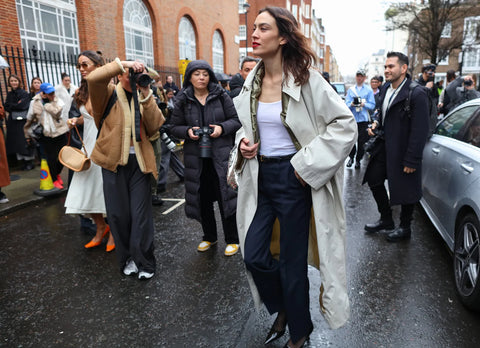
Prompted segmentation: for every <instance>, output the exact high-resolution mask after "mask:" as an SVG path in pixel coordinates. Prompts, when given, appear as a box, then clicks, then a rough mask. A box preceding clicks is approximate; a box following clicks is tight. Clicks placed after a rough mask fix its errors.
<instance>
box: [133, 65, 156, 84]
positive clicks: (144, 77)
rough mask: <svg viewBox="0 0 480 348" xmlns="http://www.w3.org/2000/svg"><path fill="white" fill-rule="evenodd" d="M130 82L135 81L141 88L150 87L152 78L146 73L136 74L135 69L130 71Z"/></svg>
mask: <svg viewBox="0 0 480 348" xmlns="http://www.w3.org/2000/svg"><path fill="white" fill-rule="evenodd" d="M130 80H131V81H135V83H136V84H137V85H139V86H140V87H148V86H150V83H151V82H152V78H151V77H150V75H148V74H147V73H145V72H135V71H134V70H133V69H130Z"/></svg>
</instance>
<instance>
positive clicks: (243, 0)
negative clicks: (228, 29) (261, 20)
mask: <svg viewBox="0 0 480 348" xmlns="http://www.w3.org/2000/svg"><path fill="white" fill-rule="evenodd" d="M246 2H247V0H238V13H245V9H244V8H243V4H244V3H246Z"/></svg>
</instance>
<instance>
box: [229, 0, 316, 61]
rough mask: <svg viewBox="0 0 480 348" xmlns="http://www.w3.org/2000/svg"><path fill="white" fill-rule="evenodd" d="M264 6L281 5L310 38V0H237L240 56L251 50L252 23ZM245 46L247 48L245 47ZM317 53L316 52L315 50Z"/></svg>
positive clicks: (249, 52)
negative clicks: (290, 13)
mask: <svg viewBox="0 0 480 348" xmlns="http://www.w3.org/2000/svg"><path fill="white" fill-rule="evenodd" d="M266 6H277V7H283V8H286V9H287V10H289V11H290V12H292V14H293V15H294V16H295V18H296V19H297V21H298V23H299V24H300V27H301V28H302V30H303V33H304V35H305V36H306V37H307V38H309V39H311V33H312V30H311V28H312V0H268V1H267V0H248V1H247V0H238V7H237V8H238V17H239V22H240V26H239V30H238V31H239V36H238V40H237V41H239V43H240V47H239V49H240V53H239V54H240V57H241V58H242V57H245V53H246V52H248V54H249V55H251V52H252V46H251V44H252V32H253V23H254V22H255V18H256V17H257V15H258V11H260V10H261V9H262V8H264V7H266ZM245 47H247V48H245ZM316 53H317V54H318V52H316Z"/></svg>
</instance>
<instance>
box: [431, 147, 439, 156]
mask: <svg viewBox="0 0 480 348" xmlns="http://www.w3.org/2000/svg"><path fill="white" fill-rule="evenodd" d="M432 152H433V154H434V155H438V154H439V153H440V149H439V148H438V147H432Z"/></svg>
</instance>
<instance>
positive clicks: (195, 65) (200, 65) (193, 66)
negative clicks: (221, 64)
mask: <svg viewBox="0 0 480 348" xmlns="http://www.w3.org/2000/svg"><path fill="white" fill-rule="evenodd" d="M199 69H204V70H207V71H208V75H210V82H209V85H210V84H212V83H214V84H217V85H218V80H217V78H216V77H215V73H214V72H213V69H212V67H211V66H210V64H208V63H207V62H206V61H204V60H194V61H191V62H190V63H188V65H187V69H186V70H185V79H184V82H183V88H184V89H185V88H187V87H188V86H191V85H192V83H191V82H190V78H191V77H192V74H193V72H194V71H195V70H199Z"/></svg>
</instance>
